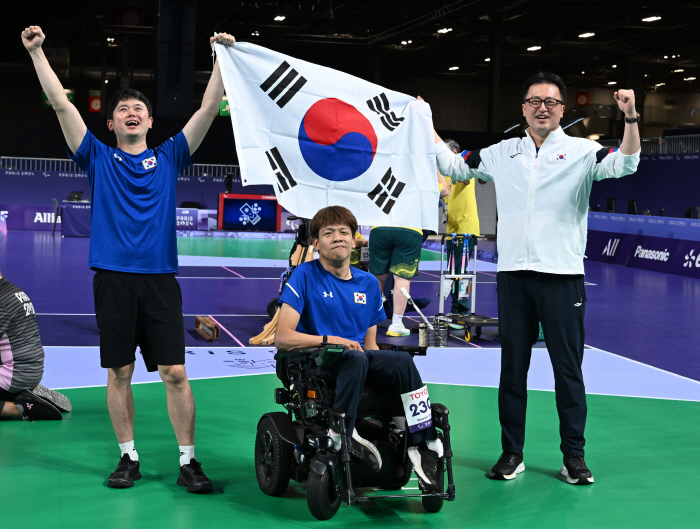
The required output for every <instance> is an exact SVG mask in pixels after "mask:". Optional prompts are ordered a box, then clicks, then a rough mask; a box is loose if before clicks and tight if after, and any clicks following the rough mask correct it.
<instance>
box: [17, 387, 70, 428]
mask: <svg viewBox="0 0 700 529" xmlns="http://www.w3.org/2000/svg"><path fill="white" fill-rule="evenodd" d="M13 402H14V403H15V404H19V405H20V406H22V408H23V410H24V412H23V413H22V420H23V421H32V422H34V421H60V420H61V419H63V415H61V412H60V411H59V409H58V408H57V407H56V406H54V405H53V404H51V403H50V402H47V401H45V400H44V399H42V398H41V397H37V396H36V395H34V393H32V392H31V391H29V390H26V389H25V390H24V391H22V392H21V393H20V394H19V395H17V396H16V397H15V400H14V401H13Z"/></svg>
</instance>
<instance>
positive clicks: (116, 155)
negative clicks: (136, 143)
mask: <svg viewBox="0 0 700 529" xmlns="http://www.w3.org/2000/svg"><path fill="white" fill-rule="evenodd" d="M114 157H115V158H116V159H117V160H119V161H120V162H123V161H124V160H122V157H121V156H119V155H118V154H117V153H116V152H115V153H114Z"/></svg>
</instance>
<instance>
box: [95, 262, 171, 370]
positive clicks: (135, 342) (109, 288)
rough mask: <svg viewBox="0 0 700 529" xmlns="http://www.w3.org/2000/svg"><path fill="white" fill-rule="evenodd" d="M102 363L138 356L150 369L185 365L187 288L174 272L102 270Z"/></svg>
mask: <svg viewBox="0 0 700 529" xmlns="http://www.w3.org/2000/svg"><path fill="white" fill-rule="evenodd" d="M92 287H93V292H94V295H95V313H96V315H97V327H98V329H99V331H100V361H101V364H102V367H105V368H109V367H123V366H126V365H129V364H131V363H132V362H134V361H135V360H136V346H139V347H140V348H141V354H142V355H143V360H144V362H145V364H146V369H148V371H156V370H157V369H158V366H172V365H183V364H184V363H185V327H184V323H183V317H182V292H181V291H180V285H179V284H178V282H177V279H175V274H130V273H127V272H113V271H111V270H97V271H96V273H95V278H94V280H93V284H92Z"/></svg>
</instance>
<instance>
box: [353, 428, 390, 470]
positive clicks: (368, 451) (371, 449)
mask: <svg viewBox="0 0 700 529" xmlns="http://www.w3.org/2000/svg"><path fill="white" fill-rule="evenodd" d="M348 452H350V455H351V456H352V457H354V458H356V459H358V460H359V461H360V463H361V464H362V466H363V467H365V468H367V469H369V470H372V471H374V472H379V470H380V469H381V468H382V456H381V455H380V454H379V450H377V447H376V446H374V444H372V443H371V442H370V441H368V440H367V439H363V438H362V437H360V434H358V433H357V430H355V431H354V432H353V433H352V437H349V438H348Z"/></svg>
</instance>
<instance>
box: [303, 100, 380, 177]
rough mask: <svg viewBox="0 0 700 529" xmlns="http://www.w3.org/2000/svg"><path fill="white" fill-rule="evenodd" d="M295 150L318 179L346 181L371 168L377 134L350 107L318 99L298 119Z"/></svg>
mask: <svg viewBox="0 0 700 529" xmlns="http://www.w3.org/2000/svg"><path fill="white" fill-rule="evenodd" d="M299 148H300V149H301V155H302V156H303V158H304V161H305V162H306V163H307V165H308V166H309V168H311V170H312V171H313V172H314V173H316V174H317V175H318V176H320V177H321V178H325V179H326V180H332V181H335V182H346V181H348V180H352V179H353V178H357V177H358V176H360V175H362V174H363V173H365V171H367V169H369V168H370V166H371V165H372V162H373V161H374V155H375V154H376V152H377V134H376V133H375V131H374V128H373V127H372V124H371V123H370V122H369V120H368V119H367V118H366V117H365V116H364V115H362V113H360V111H359V110H357V109H356V108H355V107H354V106H352V105H350V104H349V103H346V102H345V101H341V100H340V99H337V98H328V99H321V100H320V101H317V102H316V103H314V104H313V105H312V106H311V108H309V110H307V111H306V114H305V115H304V118H303V119H302V120H301V125H300V126H299Z"/></svg>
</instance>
